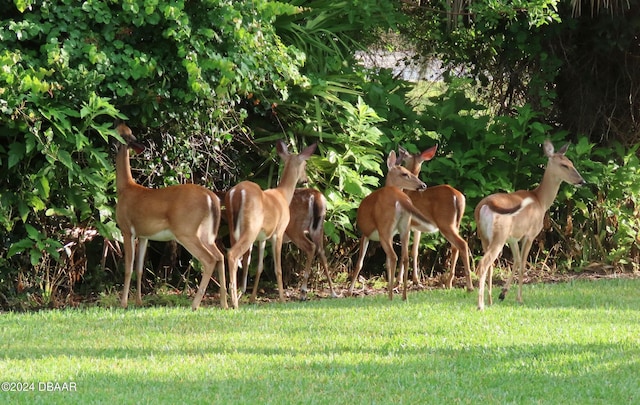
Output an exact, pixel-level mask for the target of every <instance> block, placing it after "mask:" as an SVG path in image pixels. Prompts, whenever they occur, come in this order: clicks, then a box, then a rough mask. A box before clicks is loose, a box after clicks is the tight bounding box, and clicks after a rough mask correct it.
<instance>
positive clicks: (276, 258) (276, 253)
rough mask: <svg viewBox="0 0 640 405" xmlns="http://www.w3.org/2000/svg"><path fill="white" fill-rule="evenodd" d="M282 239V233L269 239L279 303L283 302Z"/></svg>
mask: <svg viewBox="0 0 640 405" xmlns="http://www.w3.org/2000/svg"><path fill="white" fill-rule="evenodd" d="M283 239H284V231H283V233H282V234H280V235H276V237H275V238H272V239H271V251H272V252H273V264H274V267H275V271H276V280H277V282H278V295H279V296H280V302H285V301H286V299H285V297H284V283H283V282H282V242H283Z"/></svg>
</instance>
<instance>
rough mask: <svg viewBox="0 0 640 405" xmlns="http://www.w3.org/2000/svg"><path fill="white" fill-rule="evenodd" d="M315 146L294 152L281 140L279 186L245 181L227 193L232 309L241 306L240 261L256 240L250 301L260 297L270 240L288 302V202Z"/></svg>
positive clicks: (245, 265) (278, 145)
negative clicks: (285, 249) (285, 245)
mask: <svg viewBox="0 0 640 405" xmlns="http://www.w3.org/2000/svg"><path fill="white" fill-rule="evenodd" d="M315 149H316V144H315V143H314V144H312V145H310V146H308V147H307V148H305V149H304V150H303V151H302V152H301V153H299V154H297V155H295V154H291V153H289V151H288V150H287V146H286V145H285V144H284V142H282V141H278V142H277V143H276V150H277V152H278V155H279V156H280V158H281V159H282V160H283V161H284V169H283V171H282V176H281V178H280V182H279V183H278V186H277V187H276V188H271V189H267V190H262V189H261V188H260V186H259V185H258V184H256V183H254V182H251V181H248V180H245V181H242V182H240V183H238V184H237V185H235V186H234V187H232V188H231V189H230V190H229V191H228V192H227V193H226V195H225V207H226V211H227V221H228V224H229V234H230V239H231V248H230V249H229V250H228V251H227V261H228V266H229V289H230V290H231V304H232V306H233V308H238V288H237V271H238V260H239V259H240V258H241V257H243V256H245V254H246V253H248V252H249V251H250V249H251V247H252V245H253V243H254V242H256V241H257V242H258V268H257V273H256V278H255V281H254V286H253V292H252V294H251V299H250V302H252V303H254V302H255V301H256V298H257V294H258V283H259V281H260V275H261V274H262V270H263V259H264V248H265V245H266V241H267V240H269V241H270V242H271V248H272V253H273V261H274V267H275V273H276V280H277V283H278V293H279V300H280V302H285V296H284V286H283V284H282V262H281V259H282V257H281V255H282V243H283V241H284V233H285V230H286V229H287V226H288V225H289V219H290V213H289V204H290V203H291V200H292V199H293V195H294V190H295V188H296V185H297V183H298V182H299V181H300V180H305V179H306V172H305V170H306V161H307V159H309V157H310V156H311V154H312V153H313V152H314V151H315ZM247 257H248V255H247ZM247 269H248V260H247V263H243V271H244V272H246V271H247ZM245 280H246V278H245Z"/></svg>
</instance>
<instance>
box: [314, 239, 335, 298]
mask: <svg viewBox="0 0 640 405" xmlns="http://www.w3.org/2000/svg"><path fill="white" fill-rule="evenodd" d="M317 250H318V255H319V256H320V263H321V265H322V268H323V269H324V274H325V276H327V282H328V283H329V291H331V298H338V294H336V291H335V289H334V288H333V282H332V281H331V274H330V273H329V264H328V263H327V256H326V255H325V253H324V249H322V246H319V247H318V249H317Z"/></svg>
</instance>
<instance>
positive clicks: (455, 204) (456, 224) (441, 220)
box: [399, 145, 473, 291]
mask: <svg viewBox="0 0 640 405" xmlns="http://www.w3.org/2000/svg"><path fill="white" fill-rule="evenodd" d="M437 147H438V145H436V146H433V147H431V148H429V149H427V150H425V151H423V152H422V153H416V154H411V153H409V152H407V151H406V150H405V149H404V148H399V150H400V152H401V153H402V154H403V155H404V156H405V158H404V162H405V167H406V168H407V169H408V170H409V171H410V172H411V173H413V174H415V175H416V176H418V174H419V173H420V169H421V168H422V163H423V162H425V161H428V160H431V159H432V158H433V156H434V155H435V153H436V149H437ZM405 192H406V193H407V195H408V196H409V197H410V198H411V202H412V203H413V205H415V207H416V208H417V209H418V210H420V212H421V213H422V214H423V215H424V216H425V217H426V218H427V219H428V220H429V222H428V223H427V224H423V225H421V224H420V222H418V221H412V222H411V229H412V230H413V248H412V249H411V256H412V258H413V282H414V283H415V284H420V269H419V266H418V251H419V249H420V237H421V236H422V232H426V233H433V232H438V231H440V233H441V234H442V236H444V237H445V239H447V240H448V241H449V243H451V268H450V270H449V277H448V278H447V280H446V284H445V287H446V288H451V287H452V285H453V279H454V277H455V275H456V264H457V262H458V256H459V254H460V252H462V261H463V264H464V274H465V278H466V283H467V291H473V282H472V281H471V268H470V264H469V255H470V252H469V247H468V245H467V242H466V241H465V240H464V239H463V238H462V237H461V236H460V234H459V229H460V222H461V221H462V217H463V215H464V210H465V205H466V202H465V197H464V194H462V193H461V192H460V191H458V190H456V189H455V188H453V187H451V186H450V185H448V184H443V185H439V186H433V187H429V188H427V189H426V190H423V191H415V190H407V191H405Z"/></svg>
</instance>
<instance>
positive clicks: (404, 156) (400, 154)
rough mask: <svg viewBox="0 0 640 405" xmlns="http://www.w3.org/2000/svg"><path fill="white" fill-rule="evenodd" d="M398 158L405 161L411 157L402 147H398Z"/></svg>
mask: <svg viewBox="0 0 640 405" xmlns="http://www.w3.org/2000/svg"><path fill="white" fill-rule="evenodd" d="M398 156H399V157H402V160H405V159H406V158H407V157H408V156H411V153H409V151H408V150H406V149H405V148H403V147H402V146H398Z"/></svg>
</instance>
